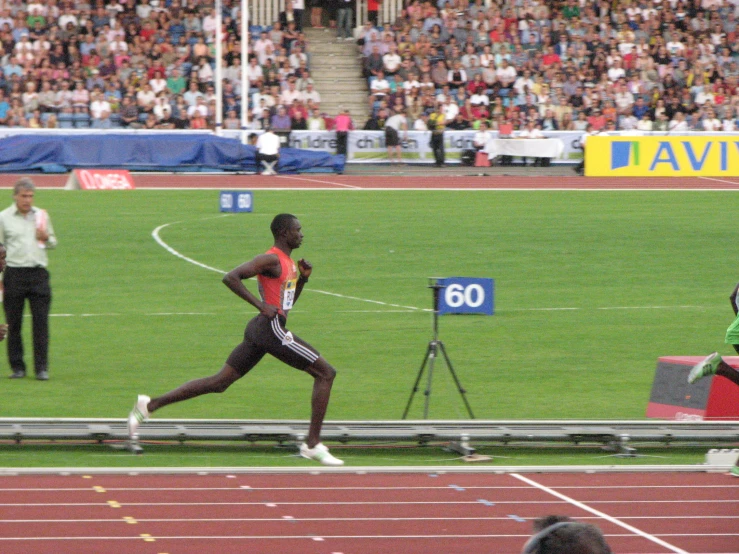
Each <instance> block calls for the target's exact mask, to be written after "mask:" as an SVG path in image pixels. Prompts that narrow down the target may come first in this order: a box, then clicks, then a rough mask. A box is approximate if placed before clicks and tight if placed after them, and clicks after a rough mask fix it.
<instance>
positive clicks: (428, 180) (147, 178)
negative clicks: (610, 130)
mask: <svg viewBox="0 0 739 554" xmlns="http://www.w3.org/2000/svg"><path fill="white" fill-rule="evenodd" d="M484 169H485V168H481V171H484ZM429 171H430V172H433V169H430V170H429ZM18 177H19V176H18V175H11V174H7V175H5V176H4V177H3V179H2V181H0V187H4V188H10V187H12V186H13V183H15V181H16V180H17V178H18ZM32 178H33V181H34V183H36V185H37V186H38V187H42V188H63V187H64V185H65V183H66V182H67V175H32ZM134 181H135V183H136V187H137V188H157V189H158V188H162V189H178V188H180V189H221V188H242V189H250V190H265V189H266V190H270V189H272V190H278V189H291V190H296V189H304V190H311V189H323V190H342V189H349V190H352V189H354V190H364V189H373V190H433V189H438V190H532V189H534V190H563V189H564V190H739V178H738V177H715V178H714V177H682V178H668V177H650V178H643V179H642V178H633V179H631V178H629V179H627V178H622V177H597V178H596V177H578V176H576V175H574V174H573V175H572V176H571V177H569V176H567V177H558V176H535V177H524V176H507V175H502V176H501V175H495V176H454V175H433V174H431V175H427V176H418V175H411V176H407V175H406V176H398V175H394V176H386V175H324V174H302V175H278V176H262V175H233V174H228V173H224V174H222V175H213V174H200V175H172V174H134Z"/></svg>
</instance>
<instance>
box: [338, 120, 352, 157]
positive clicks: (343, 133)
mask: <svg viewBox="0 0 739 554" xmlns="http://www.w3.org/2000/svg"><path fill="white" fill-rule="evenodd" d="M334 129H336V153H337V154H341V155H342V156H346V154H347V144H348V142H349V131H351V130H352V129H354V123H353V122H352V117H351V115H349V108H342V109H341V113H340V114H339V115H337V116H336V119H335V120H334Z"/></svg>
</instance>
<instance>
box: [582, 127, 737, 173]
mask: <svg viewBox="0 0 739 554" xmlns="http://www.w3.org/2000/svg"><path fill="white" fill-rule="evenodd" d="M587 144H588V147H587V154H586V156H587V158H586V160H585V174H586V175H588V176H592V177H695V176H701V177H728V176H737V175H739V138H737V137H732V136H730V135H700V136H675V137H673V136H648V137H646V136H618V137H612V136H593V137H588V143H587Z"/></svg>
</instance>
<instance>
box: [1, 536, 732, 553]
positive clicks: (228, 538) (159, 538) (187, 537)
mask: <svg viewBox="0 0 739 554" xmlns="http://www.w3.org/2000/svg"><path fill="white" fill-rule="evenodd" d="M666 536H669V537H735V536H739V534H737V533H724V534H719V533H697V534H692V533H683V534H678V533H674V534H670V535H666ZM530 537H531V535H530V534H508V535H479V534H470V535H431V534H424V535H321V537H320V538H321V539H396V540H397V539H524V538H530ZM616 537H623V538H629V537H633V535H632V534H630V533H624V534H621V533H610V534H607V535H606V538H616ZM151 538H153V539H155V540H161V541H165V540H186V541H191V540H227V541H232V540H268V539H269V540H296V539H309V540H316V537H315V535H184V536H178V535H175V536H172V535H152V536H151ZM110 540H120V541H131V540H132V541H137V542H139V541H141V537H132V536H126V537H102V536H101V537H0V541H14V542H22V541H110ZM676 552H685V551H684V550H677V551H676ZM685 554H688V553H687V552H686V553H685Z"/></svg>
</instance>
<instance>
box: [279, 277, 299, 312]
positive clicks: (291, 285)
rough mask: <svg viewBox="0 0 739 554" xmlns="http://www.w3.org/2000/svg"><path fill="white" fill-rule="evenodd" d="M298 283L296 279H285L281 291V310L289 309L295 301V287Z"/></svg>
mask: <svg viewBox="0 0 739 554" xmlns="http://www.w3.org/2000/svg"><path fill="white" fill-rule="evenodd" d="M297 284H298V280H297V279H292V280H290V281H285V285H284V286H285V288H284V290H283V291H282V311H287V310H291V309H292V307H293V303H294V302H295V287H296V286H297Z"/></svg>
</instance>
